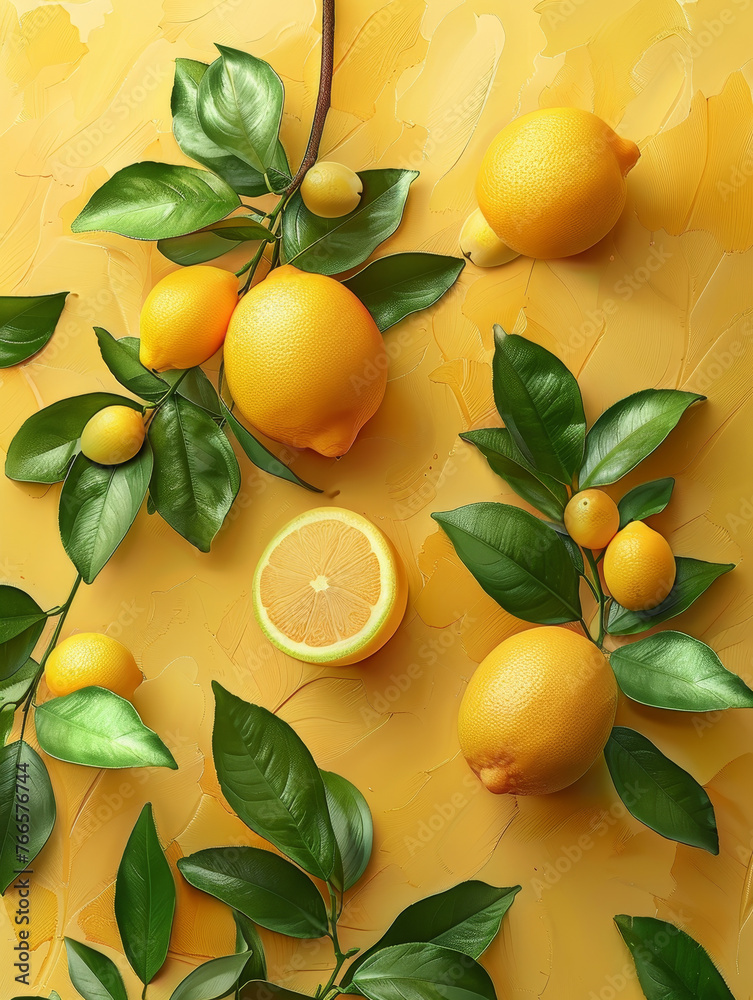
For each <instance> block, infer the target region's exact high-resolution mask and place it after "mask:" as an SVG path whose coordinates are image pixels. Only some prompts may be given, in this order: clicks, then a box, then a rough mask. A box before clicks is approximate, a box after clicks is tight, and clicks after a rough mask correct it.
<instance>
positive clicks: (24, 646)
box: [0, 583, 47, 680]
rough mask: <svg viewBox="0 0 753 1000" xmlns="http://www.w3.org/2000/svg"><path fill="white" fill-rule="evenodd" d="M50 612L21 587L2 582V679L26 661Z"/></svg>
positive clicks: (0, 616)
mask: <svg viewBox="0 0 753 1000" xmlns="http://www.w3.org/2000/svg"><path fill="white" fill-rule="evenodd" d="M46 621H47V615H46V614H45V612H44V611H42V609H41V608H40V607H39V605H38V604H37V602H36V601H35V600H34V598H33V597H30V596H29V595H28V594H27V593H26V592H25V591H23V590H20V589H19V588H18V587H11V586H9V585H8V584H5V583H3V584H0V680H7V679H8V678H9V677H12V676H13V674H15V672H16V671H17V670H20V669H21V667H22V666H23V665H24V664H25V663H26V661H27V660H28V659H29V657H30V656H31V654H32V652H33V650H34V647H35V646H36V644H37V642H38V641H39V637H40V635H41V634H42V632H43V630H44V625H45V622H46Z"/></svg>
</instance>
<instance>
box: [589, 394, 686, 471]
mask: <svg viewBox="0 0 753 1000" xmlns="http://www.w3.org/2000/svg"><path fill="white" fill-rule="evenodd" d="M705 398H706V397H705V396H699V395H698V393H696V392H682V391H680V390H679V389H643V390H642V391H641V392H635V393H633V395H632V396H627V397H626V398H625V399H621V400H620V401H619V402H617V403H615V404H614V406H610V407H609V409H608V410H606V411H605V412H604V413H602V415H601V416H600V417H599V419H598V420H597V421H596V423H595V424H594V425H593V427H592V428H591V430H590V431H589V432H588V436H587V438H586V451H585V454H584V456H583V466H582V468H581V470H580V480H579V483H580V488H581V489H582V490H585V489H588V488H589V487H591V486H605V485H606V484H608V483H616V482H617V480H618V479H621V478H622V477H623V476H625V475H627V473H628V472H630V470H631V469H634V468H635V466H636V465H638V463H639V462H642V461H643V459H644V458H648V456H649V455H650V454H651V452H652V451H654V450H655V449H656V448H658V447H659V445H660V444H661V443H662V441H663V440H664V438H665V437H666V436H667V435H668V434H669V432H670V431H672V430H673V429H674V428H675V426H676V425H677V422H678V421H679V419H680V417H681V416H682V415H683V413H684V412H685V411H686V410H687V408H688V407H689V406H690V405H691V403H695V402H696V401H697V400H701V399H705Z"/></svg>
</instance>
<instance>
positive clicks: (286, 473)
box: [222, 399, 322, 493]
mask: <svg viewBox="0 0 753 1000" xmlns="http://www.w3.org/2000/svg"><path fill="white" fill-rule="evenodd" d="M222 411H223V414H224V416H225V419H226V420H227V423H228V427H229V428H230V430H231V431H232V432H233V434H234V435H235V438H236V440H237V441H238V444H239V445H240V446H241V448H242V449H243V451H244V453H245V454H246V457H247V458H249V459H250V460H251V461H252V462H253V464H254V465H255V466H256V468H257V469H261V470H262V472H268V473H269V474H270V476H277V478H278V479H285V480H286V481H287V482H289V483H295V484H296V486H303V488H304V489H306V490H311V492H312V493H321V492H322V491H321V490H320V489H319V488H318V487H316V486H312V485H311V483H307V482H306V481H305V480H304V479H301V478H300V476H296V474H295V473H294V472H293V470H292V469H290V468H288V466H287V465H285V463H284V462H281V461H280V459H279V458H278V457H277V455H274V454H273V453H272V452H271V451H269V449H267V448H265V447H264V445H263V444H262V443H261V441H257V440H256V438H255V437H254V435H253V434H252V433H251V432H250V431H247V430H246V428H245V427H244V426H243V424H242V423H241V422H240V420H238V418H237V417H236V416H235V414H234V413H233V412H232V411H231V410H230V409H229V408H228V406H227V405H226V404H225V401H224V399H223V400H222Z"/></svg>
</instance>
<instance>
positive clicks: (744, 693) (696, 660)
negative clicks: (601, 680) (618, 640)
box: [610, 632, 753, 712]
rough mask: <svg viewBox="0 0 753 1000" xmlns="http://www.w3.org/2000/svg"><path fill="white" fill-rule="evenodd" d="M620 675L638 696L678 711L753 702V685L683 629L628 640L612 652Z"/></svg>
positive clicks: (630, 695) (628, 689)
mask: <svg viewBox="0 0 753 1000" xmlns="http://www.w3.org/2000/svg"><path fill="white" fill-rule="evenodd" d="M610 662H611V664H612V668H613V669H614V672H615V674H616V676H617V681H618V683H619V685H620V687H621V688H622V690H623V691H624V692H625V694H626V695H627V696H628V698H632V699H633V701H638V702H640V703H641V704H642V705H650V706H652V707H653V708H669V709H674V710H675V711H677V712H714V711H718V710H721V709H725V708H753V691H751V689H750V688H749V687H748V685H747V684H746V683H745V682H744V681H743V679H742V678H741V677H738V676H737V674H733V673H732V672H731V671H729V670H726V669H725V668H724V666H723V665H722V661H721V660H720V659H719V657H718V656H717V655H716V653H715V652H714V650H713V649H712V648H711V647H710V646H707V645H706V643H705V642H701V641H700V640H699V639H693V638H692V637H691V636H689V635H685V634H684V633H682V632H658V633H657V634H656V635H652V636H649V638H648V639H639V641H638V642H631V643H627V644H626V645H624V646H620V647H619V649H615V651H614V652H613V653H612V655H611V657H610Z"/></svg>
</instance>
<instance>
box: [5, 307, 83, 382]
mask: <svg viewBox="0 0 753 1000" xmlns="http://www.w3.org/2000/svg"><path fill="white" fill-rule="evenodd" d="M68 294H69V293H68V292H54V293H53V294H52V295H0V368H9V367H10V366H11V365H19V364H21V362H22V361H27V360H28V359H29V358H30V357H32V356H33V355H34V354H36V353H37V351H41V350H42V348H43V347H44V346H45V344H46V343H47V342H48V340H49V339H50V337H51V336H52V335H53V333H54V332H55V327H56V326H57V322H58V320H59V319H60V315H61V313H62V312H63V306H64V305H65V300H66V298H67V297H68Z"/></svg>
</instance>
